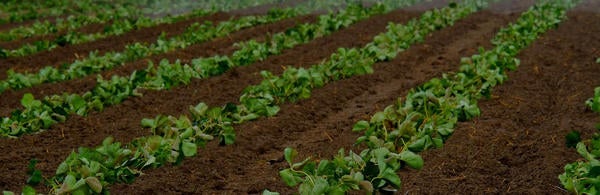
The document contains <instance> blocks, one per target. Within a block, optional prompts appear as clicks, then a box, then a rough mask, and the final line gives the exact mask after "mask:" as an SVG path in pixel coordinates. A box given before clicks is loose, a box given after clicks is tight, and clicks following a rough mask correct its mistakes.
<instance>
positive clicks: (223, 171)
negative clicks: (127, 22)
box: [0, 0, 600, 194]
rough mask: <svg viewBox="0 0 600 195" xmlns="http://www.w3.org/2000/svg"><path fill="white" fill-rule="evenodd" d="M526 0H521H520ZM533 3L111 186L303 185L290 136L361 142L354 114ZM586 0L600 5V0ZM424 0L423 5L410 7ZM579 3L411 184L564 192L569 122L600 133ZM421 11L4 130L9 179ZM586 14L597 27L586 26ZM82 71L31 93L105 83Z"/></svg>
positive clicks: (433, 71)
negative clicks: (290, 174)
mask: <svg viewBox="0 0 600 195" xmlns="http://www.w3.org/2000/svg"><path fill="white" fill-rule="evenodd" d="M517 2H518V4H519V5H517V6H514V4H516V3H517ZM532 2H533V0H528V1H519V0H511V1H505V2H503V3H500V4H494V5H492V7H491V8H490V9H488V10H486V11H482V12H479V13H475V14H473V15H471V16H469V17H468V18H465V19H463V20H461V21H459V22H457V23H456V24H455V25H454V26H452V27H448V28H445V29H442V30H440V31H437V32H434V33H432V35H431V36H429V37H427V39H426V40H425V42H424V43H420V44H416V45H414V46H413V47H411V48H410V49H408V50H406V51H405V52H403V53H401V54H399V55H398V57H397V58H396V59H395V60H393V61H390V62H383V63H377V64H376V65H375V66H374V69H375V73H374V74H370V75H363V76H357V77H354V78H350V79H345V80H341V81H337V82H334V83H331V84H329V85H327V86H325V87H323V88H321V89H316V90H314V91H313V94H312V97H311V98H310V99H307V100H302V101H299V102H296V103H286V104H284V105H282V106H281V112H280V113H279V114H278V115H277V116H275V117H271V118H263V119H260V120H257V121H253V122H248V123H245V124H242V125H239V126H236V130H237V132H238V135H237V140H236V143H235V144H233V145H231V146H225V147H223V146H218V145H217V144H216V143H214V142H212V143H210V144H209V145H208V146H207V147H206V148H205V149H203V150H200V151H199V154H198V156H197V157H194V158H190V159H186V160H184V162H183V164H182V165H181V166H170V165H168V166H165V167H162V168H158V169H151V170H147V171H145V174H144V175H142V176H140V177H139V178H138V179H137V180H136V181H135V182H134V183H132V184H117V185H114V186H112V187H111V192H112V193H114V194H199V193H203V194H257V193H261V192H262V191H263V190H264V189H269V190H272V191H279V192H282V193H283V194H292V193H294V192H295V191H296V189H295V188H290V187H287V186H285V184H283V183H282V181H281V180H280V178H279V176H278V174H277V172H278V171H279V170H280V169H282V168H285V167H286V166H287V165H286V163H285V162H283V157H282V151H283V149H284V148H285V147H294V148H296V149H298V151H299V152H300V154H301V157H300V158H304V157H307V156H313V157H315V158H330V157H331V156H332V155H333V154H335V153H336V152H337V150H338V149H339V148H347V149H353V148H352V144H353V143H354V140H355V139H356V137H357V136H359V134H357V133H354V132H351V131H350V129H351V127H352V125H353V124H354V123H355V122H356V121H358V120H362V119H368V118H369V116H370V115H372V114H373V113H375V112H377V111H379V110H382V109H383V108H384V107H385V106H387V105H390V104H392V103H394V102H395V100H396V98H397V97H402V96H404V95H405V94H406V92H407V90H408V89H410V88H413V87H415V86H418V85H419V84H420V83H423V82H425V81H427V80H429V79H431V78H434V77H439V76H440V75H441V74H442V73H444V72H448V71H454V70H457V68H458V62H459V61H460V58H461V57H467V56H471V55H473V54H475V53H476V52H477V48H478V47H484V48H490V47H492V45H491V44H490V42H489V40H490V39H491V38H492V37H493V36H494V35H495V32H497V31H498V29H499V28H501V27H503V26H505V25H506V24H508V23H509V22H511V21H514V20H515V19H516V18H517V17H518V13H517V12H518V11H510V10H511V9H513V8H518V9H521V10H522V8H524V6H523V5H530V4H531V3H532ZM434 5H435V3H433V4H431V6H434ZM586 6H596V8H600V7H598V4H588V5H586ZM415 9H417V10H418V9H421V8H415V7H413V8H412V9H408V10H415ZM498 10H500V11H498ZM507 10H509V11H507ZM575 10H578V11H572V12H570V13H569V18H570V19H569V20H567V21H565V22H563V23H562V24H561V25H560V26H559V27H558V29H556V30H552V31H550V32H548V33H547V34H545V35H544V36H543V37H542V38H540V39H539V40H538V41H536V42H535V43H534V44H532V45H531V46H530V47H529V48H527V49H525V50H524V51H522V52H521V54H520V55H519V58H520V59H521V66H520V67H519V69H518V70H517V71H515V72H512V73H510V74H509V80H508V81H507V82H506V83H504V84H503V85H500V86H499V87H497V88H496V90H495V91H494V93H493V94H494V97H493V98H492V99H490V100H483V101H481V102H480V106H481V109H482V116H481V117H478V118H476V119H475V120H473V121H471V122H463V123H460V125H459V127H458V128H457V129H456V133H455V135H453V136H452V137H451V138H450V139H449V140H448V141H447V144H446V145H445V146H444V148H441V149H434V150H429V151H427V152H424V153H423V158H424V160H425V167H424V169H423V170H421V171H414V170H403V171H401V172H400V174H401V178H402V179H403V190H404V192H407V193H410V194H423V193H426V194H471V193H477V194H481V193H520V194H524V193H527V194H531V193H535V194H540V193H544V194H556V193H561V192H563V191H561V190H560V184H559V183H558V180H557V179H556V177H557V175H558V174H560V173H561V172H562V167H563V166H564V164H566V163H567V162H572V161H574V160H576V159H578V158H579V157H578V156H577V154H576V152H575V151H574V150H573V149H568V148H566V147H565V145H564V135H565V134H566V133H567V132H568V131H570V130H572V129H579V130H582V131H584V135H586V136H589V135H590V134H591V133H592V132H593V130H592V129H593V126H594V123H595V122H600V117H598V114H595V113H591V112H590V111H587V110H586V109H585V106H584V105H583V102H584V101H585V99H587V98H589V97H591V95H592V92H593V88H594V86H598V85H600V75H599V74H600V66H598V65H597V64H595V62H594V61H595V59H596V58H597V57H600V37H598V36H599V34H600V14H598V13H589V12H583V11H581V10H582V9H581V7H579V8H577V9H575ZM420 13H421V12H414V11H406V10H401V11H395V12H393V13H390V14H386V15H382V16H376V17H373V18H371V19H368V20H367V21H363V22H360V23H358V24H356V25H353V26H351V27H350V28H348V29H344V30H341V31H340V32H336V33H334V34H333V35H330V36H327V37H323V38H319V39H317V40H315V41H312V42H310V43H308V44H303V45H301V46H298V47H296V48H294V49H290V50H287V51H285V52H283V53H282V54H281V55H277V56H273V57H270V58H268V59H267V60H266V61H264V62H260V63H256V64H253V65H251V66H247V67H240V68H236V69H234V70H231V71H229V72H227V73H226V74H224V75H221V76H217V77H212V78H209V79H203V80H194V81H193V82H192V83H190V84H189V85H186V86H182V87H177V88H174V89H171V90H168V91H145V92H144V96H143V97H138V98H131V99H129V100H127V101H125V102H124V103H122V104H120V105H116V106H112V107H109V108H107V109H106V110H105V111H104V112H100V113H92V114H90V116H88V117H73V118H71V119H69V120H68V121H67V122H65V123H63V124H59V125H56V126H54V127H52V128H51V129H50V130H48V131H45V132H41V133H39V134H35V135H26V136H23V137H21V138H19V139H4V140H0V151H2V152H3V153H4V154H5V155H2V156H0V170H3V171H2V173H3V174H0V189H2V190H5V189H6V190H19V189H20V187H21V186H22V185H24V182H25V180H26V177H27V176H26V175H25V172H26V166H27V163H28V161H29V159H31V158H37V159H39V160H40V163H39V164H38V168H40V169H41V170H42V171H43V173H44V175H51V174H52V173H53V172H54V170H55V169H56V167H57V166H58V164H59V163H60V162H61V161H63V160H64V159H65V157H66V156H67V155H68V154H69V153H70V152H71V151H72V150H75V149H76V148H77V147H79V146H86V147H90V146H95V145H98V144H100V143H101V141H102V139H104V138H105V137H107V136H114V137H115V138H116V139H117V141H121V142H128V141H130V140H131V139H133V138H135V137H140V136H145V135H148V134H149V132H148V131H147V130H145V129H141V128H140V127H139V122H140V120H141V119H142V118H149V117H154V116H155V115H157V114H169V115H180V114H185V113H187V108H188V106H189V105H194V104H197V103H199V102H206V103H207V104H209V105H214V106H216V105H223V104H225V103H227V102H234V103H235V102H237V101H238V97H239V95H240V94H241V91H242V90H243V89H244V88H245V87H246V86H248V85H252V84H257V83H259V82H260V80H261V78H260V76H259V75H258V72H259V71H260V70H269V71H272V72H274V73H275V74H280V73H281V72H282V71H283V68H282V66H285V65H290V66H294V67H308V66H310V65H312V64H315V63H318V62H320V61H321V60H323V59H326V58H327V57H328V56H329V55H330V54H331V53H333V52H335V50H336V49H337V48H339V47H361V46H363V45H364V44H365V43H367V42H370V41H371V40H372V37H373V36H374V35H376V34H377V33H379V32H383V31H385V26H386V25H387V24H388V22H395V23H404V22H406V21H408V20H409V19H410V18H413V17H415V16H418V15H420ZM296 20H297V21H306V20H314V18H298V19H294V20H290V21H287V23H286V22H282V23H278V24H279V25H281V26H286V25H292V24H294V22H295V21H296ZM281 26H280V27H281ZM583 26H585V27H587V28H585V30H584V28H582V27H583ZM280 27H278V25H274V26H272V27H268V28H267V27H262V28H263V29H261V30H256V29H260V28H261V27H259V28H252V29H255V31H253V30H252V29H249V30H248V31H245V32H248V33H251V35H248V36H244V34H245V33H241V32H240V33H239V34H238V33H236V34H232V37H231V38H225V39H218V40H215V41H213V42H210V43H206V44H200V45H197V46H194V47H197V48H210V50H209V51H198V49H196V50H193V49H186V50H180V51H177V52H173V53H170V54H167V55H165V57H167V58H170V59H173V58H175V57H177V58H180V59H182V60H184V61H186V60H190V59H191V58H194V57H198V56H208V55H214V54H221V53H228V52H231V51H232V49H233V48H232V47H231V43H233V41H234V40H235V41H239V40H244V39H247V38H251V37H261V36H260V35H261V33H262V34H264V33H266V32H275V31H278V30H281V28H280ZM269 29H273V31H270V30H269ZM275 29H277V30H275ZM252 33H254V34H252ZM211 46H212V48H211ZM153 60H156V59H153ZM136 63H137V62H136ZM136 63H132V64H129V65H127V66H124V67H123V68H120V69H116V70H113V71H110V72H107V73H103V74H104V75H110V74H127V73H129V72H131V71H132V70H134V69H136V68H140V67H143V66H142V65H136ZM72 82H73V83H72V84H73V85H72V86H75V87H74V88H69V86H70V84H64V83H61V84H47V85H43V86H41V87H39V88H33V89H32V90H33V91H32V92H35V93H38V95H42V94H51V93H55V92H59V91H73V92H79V91H81V89H89V88H90V87H91V86H93V84H94V82H93V79H90V78H84V79H80V80H76V81H72ZM86 82H87V84H77V83H86ZM66 83H71V82H66ZM52 86H60V87H54V88H52ZM46 87H47V88H46ZM61 88H62V90H61ZM24 91H25V90H24ZM40 91H41V92H40ZM9 94H13V95H15V94H17V93H12V92H8V93H5V94H3V95H2V101H0V103H2V104H3V105H2V109H5V108H6V109H8V108H9V107H5V105H6V106H10V108H15V106H16V105H15V104H18V100H17V101H13V100H10V101H9V102H12V103H11V104H10V105H7V104H4V102H5V101H6V99H9V98H17V97H19V96H18V95H15V96H14V97H13V96H10V97H9V96H5V95H9ZM21 95H22V94H21ZM19 98H20V97H19ZM15 102H16V103H15ZM4 113H6V111H4ZM354 150H356V148H354ZM41 190H45V189H41ZM43 192H45V191H43Z"/></svg>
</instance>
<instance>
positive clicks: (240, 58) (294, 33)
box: [0, 1, 411, 137]
mask: <svg viewBox="0 0 600 195" xmlns="http://www.w3.org/2000/svg"><path fill="white" fill-rule="evenodd" d="M406 2H411V1H406ZM395 5H398V6H400V5H404V4H395ZM385 11H389V9H385V7H382V6H375V7H372V8H362V7H358V6H350V7H349V8H347V9H346V10H345V11H343V12H341V13H339V14H328V15H323V16H321V17H319V20H318V22H317V23H313V24H310V23H307V24H301V25H298V26H296V27H294V28H291V29H288V30H286V31H285V32H281V33H277V34H274V35H272V36H269V38H268V39H267V40H268V41H267V42H264V43H259V42H257V41H255V40H250V41H247V42H240V43H237V46H238V47H239V50H237V51H235V52H234V53H233V55H231V57H229V56H213V57H210V58H197V59H193V60H192V63H191V65H187V64H186V65H182V64H180V63H179V61H176V62H174V63H170V62H169V61H167V60H163V61H161V62H160V63H159V65H158V66H154V65H150V66H149V67H148V68H147V69H145V70H141V71H135V72H134V73H132V74H131V75H130V76H125V77H121V76H113V77H112V78H111V79H110V80H104V79H102V78H99V79H98V84H97V86H96V87H95V88H94V89H93V90H91V91H89V92H86V93H84V94H83V95H81V96H80V95H78V94H63V95H53V96H47V97H44V98H43V99H42V100H36V99H35V98H33V96H32V95H31V94H26V95H25V96H24V97H23V98H22V101H21V103H22V105H23V106H24V108H25V109H24V110H16V111H14V112H13V113H12V114H11V116H10V117H5V118H3V120H2V123H0V131H1V134H2V135H3V136H9V137H11V136H19V135H22V134H25V133H31V132H37V131H39V130H41V129H46V128H49V127H50V126H51V125H53V124H55V123H58V122H62V121H64V120H66V118H67V117H68V116H70V115H71V114H78V115H86V114H87V113H89V112H91V111H94V110H95V111H102V110H103V108H104V107H106V106H110V105H114V104H118V103H121V102H122V101H124V100H125V99H127V98H129V97H131V96H138V95H141V94H139V93H137V89H138V88H146V89H165V88H167V89H168V88H171V87H173V86H177V85H181V84H188V83H189V82H190V81H191V79H193V78H197V79H200V78H206V77H210V76H215V75H219V74H222V73H224V72H225V71H226V70H229V69H231V68H234V67H237V66H244V65H249V64H251V63H254V62H256V61H259V60H263V59H265V58H267V57H268V56H270V55H276V54H279V53H280V52H281V51H283V50H284V49H289V48H292V47H294V46H296V45H298V44H302V43H306V42H309V41H311V40H313V39H315V38H317V37H322V36H325V35H328V34H330V33H332V32H334V31H337V30H339V29H341V28H345V27H347V26H349V25H351V24H353V23H355V22H357V21H359V20H362V19H365V18H368V17H370V16H372V15H375V14H380V13H383V12H385ZM282 14H286V13H285V12H272V15H273V16H272V18H280V17H281V15H282ZM204 33H205V32H204Z"/></svg>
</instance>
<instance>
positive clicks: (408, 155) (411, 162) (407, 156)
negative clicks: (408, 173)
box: [400, 150, 423, 170]
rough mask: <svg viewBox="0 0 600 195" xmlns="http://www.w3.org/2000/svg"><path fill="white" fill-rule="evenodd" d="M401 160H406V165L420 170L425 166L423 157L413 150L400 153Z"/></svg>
mask: <svg viewBox="0 0 600 195" xmlns="http://www.w3.org/2000/svg"><path fill="white" fill-rule="evenodd" d="M400 160H402V161H404V162H406V165H408V166H409V167H411V168H413V169H417V170H420V169H421V168H423V158H421V156H419V155H418V154H415V153H413V152H411V151H408V150H406V151H403V152H402V153H400Z"/></svg>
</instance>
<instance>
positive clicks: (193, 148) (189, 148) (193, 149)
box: [181, 140, 198, 157]
mask: <svg viewBox="0 0 600 195" xmlns="http://www.w3.org/2000/svg"><path fill="white" fill-rule="evenodd" d="M181 151H183V155H184V156H186V157H190V156H194V155H196V153H197V152H198V146H197V145H196V144H194V143H192V142H190V141H188V140H185V141H183V142H182V143H181Z"/></svg>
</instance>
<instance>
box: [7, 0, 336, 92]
mask: <svg viewBox="0 0 600 195" xmlns="http://www.w3.org/2000/svg"><path fill="white" fill-rule="evenodd" d="M313 2H314V1H306V2H304V3H302V4H300V5H297V6H295V7H294V8H288V9H282V10H283V11H279V12H283V13H287V14H284V15H282V16H281V17H279V18H276V19H273V18H271V19H269V20H266V18H269V17H270V16H244V17H240V18H238V19H232V20H229V21H225V22H221V23H219V24H218V25H217V26H214V25H213V24H212V23H210V22H206V23H204V24H198V23H195V24H193V25H191V26H189V27H188V28H187V30H186V31H185V32H184V33H183V34H181V35H177V36H174V37H172V38H170V39H166V38H165V37H164V36H160V37H159V38H158V39H157V41H156V43H154V44H144V43H132V44H129V45H127V46H125V50H124V51H121V52H116V51H114V52H107V53H105V54H104V55H102V56H99V55H98V54H97V52H90V54H89V56H88V57H87V58H84V59H81V60H76V61H75V62H73V63H72V64H69V65H63V66H60V67H53V66H47V67H44V68H42V69H41V70H39V71H38V72H37V73H17V72H14V71H13V70H12V69H11V70H9V71H8V72H7V74H8V75H7V78H6V79H5V80H1V81H0V93H2V92H4V91H5V90H7V89H13V90H17V89H24V88H30V87H32V86H36V85H40V84H43V83H55V82H61V81H66V80H71V79H76V78H81V77H85V76H88V75H90V74H94V73H98V72H101V71H104V70H109V69H112V68H114V67H117V66H121V65H123V64H125V63H127V62H132V61H135V60H139V59H142V58H144V57H147V56H150V55H155V54H161V53H166V52H168V51H173V50H175V49H183V48H186V47H188V46H190V45H192V44H197V43H200V42H204V41H206V40H209V39H212V38H215V37H222V36H226V35H228V34H229V33H231V32H234V31H238V30H240V29H243V28H247V27H250V26H256V25H259V24H266V23H271V22H275V21H279V20H283V19H286V18H291V17H294V16H298V15H304V14H308V13H310V12H312V11H314V10H316V9H327V8H328V6H329V5H331V4H337V2H338V1H320V2H321V3H319V4H315V3H313Z"/></svg>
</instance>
